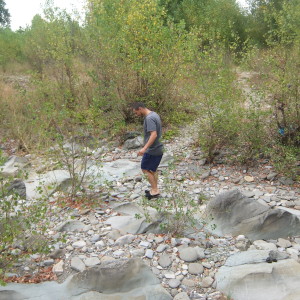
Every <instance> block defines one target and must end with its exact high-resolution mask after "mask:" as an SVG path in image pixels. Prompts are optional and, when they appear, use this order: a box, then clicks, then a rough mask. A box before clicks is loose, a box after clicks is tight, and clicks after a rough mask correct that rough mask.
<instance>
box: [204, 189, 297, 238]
mask: <svg viewBox="0 0 300 300" xmlns="http://www.w3.org/2000/svg"><path fill="white" fill-rule="evenodd" d="M206 215H207V216H209V219H208V223H209V224H208V225H207V226H206V228H207V230H210V231H212V232H213V233H215V234H217V235H219V236H224V235H226V234H231V235H239V234H244V235H245V236H247V237H248V238H250V239H252V240H259V239H264V240H269V239H278V238H280V237H282V238H284V237H288V236H297V235H299V234H300V219H299V218H298V217H297V216H296V215H293V214H292V213H290V212H289V211H286V210H281V209H270V208H269V207H266V206H264V205H261V204H260V203H258V202H257V201H253V200H251V199H249V198H247V197H245V196H244V195H243V194H242V193H241V192H240V191H238V190H232V191H228V192H224V193H221V194H219V195H218V196H217V197H216V198H215V199H213V200H211V201H210V202H209V203H208V205H207V211H206Z"/></svg>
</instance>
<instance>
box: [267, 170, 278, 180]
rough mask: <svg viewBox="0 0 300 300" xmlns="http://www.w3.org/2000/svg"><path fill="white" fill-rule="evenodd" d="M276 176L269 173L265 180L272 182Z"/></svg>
mask: <svg viewBox="0 0 300 300" xmlns="http://www.w3.org/2000/svg"><path fill="white" fill-rule="evenodd" d="M277 175H278V173H275V172H271V173H269V174H268V175H267V180H270V181H272V180H274V179H275V177H276V176H277Z"/></svg>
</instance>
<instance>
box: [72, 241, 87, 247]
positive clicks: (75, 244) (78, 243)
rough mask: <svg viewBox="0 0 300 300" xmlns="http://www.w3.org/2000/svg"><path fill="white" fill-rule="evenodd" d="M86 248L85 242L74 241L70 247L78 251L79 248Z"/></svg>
mask: <svg viewBox="0 0 300 300" xmlns="http://www.w3.org/2000/svg"><path fill="white" fill-rule="evenodd" d="M85 246H86V242H85V241H76V242H74V243H73V244H72V247H73V248H75V249H76V248H77V249H80V248H83V247H85Z"/></svg>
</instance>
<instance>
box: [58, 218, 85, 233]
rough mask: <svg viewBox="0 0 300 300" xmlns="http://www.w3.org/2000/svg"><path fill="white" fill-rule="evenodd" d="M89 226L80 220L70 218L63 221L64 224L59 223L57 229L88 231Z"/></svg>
mask: <svg viewBox="0 0 300 300" xmlns="http://www.w3.org/2000/svg"><path fill="white" fill-rule="evenodd" d="M87 228H88V227H87V225H86V224H84V223H82V222H80V221H77V220H69V221H65V222H63V223H62V224H59V225H58V226H57V228H56V229H55V230H56V231H59V232H74V231H86V230H87Z"/></svg>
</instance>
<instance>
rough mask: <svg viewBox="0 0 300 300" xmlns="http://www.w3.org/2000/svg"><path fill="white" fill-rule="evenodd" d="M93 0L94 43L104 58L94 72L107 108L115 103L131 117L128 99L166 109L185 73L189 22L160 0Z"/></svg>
mask: <svg viewBox="0 0 300 300" xmlns="http://www.w3.org/2000/svg"><path fill="white" fill-rule="evenodd" d="M90 4H91V6H92V7H93V9H92V10H91V13H90V16H89V26H88V29H89V34H90V36H91V38H92V40H91V41H90V45H89V48H90V49H91V51H92V53H91V54H92V55H93V60H94V61H96V62H98V63H99V64H98V65H97V69H96V70H95V71H94V72H93V76H94V79H95V80H96V82H97V83H98V84H99V90H100V89H101V94H102V95H101V99H102V102H103V101H105V102H104V103H103V104H104V105H105V107H107V108H106V109H111V107H112V106H113V107H114V109H115V110H117V111H118V112H119V113H121V114H122V116H123V118H124V119H125V121H131V116H130V111H128V104H129V103H130V102H133V101H136V100H142V101H144V102H146V103H147V105H148V106H150V107H152V108H154V109H156V110H158V111H161V110H162V109H163V108H164V107H165V106H166V103H167V102H171V101H172V90H173V84H174V82H175V81H176V79H177V78H178V77H179V76H180V68H181V65H182V63H183V55H182V53H183V50H184V47H185V39H186V32H185V31H184V24H182V23H179V24H174V23H172V21H171V20H169V19H168V17H167V16H166V12H165V10H164V9H163V8H162V7H160V6H159V5H158V2H157V1H156V0H143V1H123V2H120V1H111V0H109V1H107V0H104V1H101V2H99V1H90ZM91 45H93V46H96V48H97V51H95V48H93V47H92V48H91Z"/></svg>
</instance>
